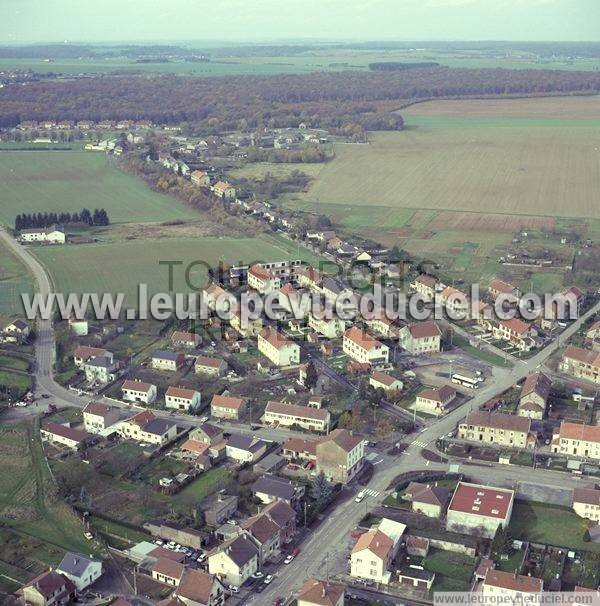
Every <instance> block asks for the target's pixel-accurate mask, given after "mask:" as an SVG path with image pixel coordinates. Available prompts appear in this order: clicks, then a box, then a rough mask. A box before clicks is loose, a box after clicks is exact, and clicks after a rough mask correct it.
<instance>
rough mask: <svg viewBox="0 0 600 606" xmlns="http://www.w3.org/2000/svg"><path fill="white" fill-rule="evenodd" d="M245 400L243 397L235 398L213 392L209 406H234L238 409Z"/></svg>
mask: <svg viewBox="0 0 600 606" xmlns="http://www.w3.org/2000/svg"><path fill="white" fill-rule="evenodd" d="M244 402H245V400H244V399H243V398H235V397H233V396H220V395H218V394H215V395H214V396H213V398H212V400H211V402H210V405H211V407H212V406H214V407H216V408H221V407H222V408H234V409H235V410H239V409H240V408H241V407H242V406H243V405H244Z"/></svg>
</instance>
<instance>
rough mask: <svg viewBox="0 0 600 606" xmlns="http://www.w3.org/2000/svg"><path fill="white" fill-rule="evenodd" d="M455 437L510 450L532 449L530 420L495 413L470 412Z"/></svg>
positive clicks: (532, 437)
mask: <svg viewBox="0 0 600 606" xmlns="http://www.w3.org/2000/svg"><path fill="white" fill-rule="evenodd" d="M457 437H458V438H460V439H461V440H469V441H471V442H482V443H484V444H493V445H497V446H508V447H512V448H534V447H535V443H536V438H535V435H534V434H533V433H532V432H531V419H529V418H527V417H520V416H518V415H511V414H502V413H497V412H491V411H490V412H484V411H478V410H475V411H472V412H470V413H469V414H468V415H467V418H466V419H465V421H464V422H463V423H460V424H459V426H458V434H457Z"/></svg>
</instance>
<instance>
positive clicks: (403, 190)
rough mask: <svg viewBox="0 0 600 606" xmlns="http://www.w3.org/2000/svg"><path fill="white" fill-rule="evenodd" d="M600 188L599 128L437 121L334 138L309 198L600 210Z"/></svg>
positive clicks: (575, 213)
mask: <svg viewBox="0 0 600 606" xmlns="http://www.w3.org/2000/svg"><path fill="white" fill-rule="evenodd" d="M450 120H451V119H448V120H447V121H448V122H449V121H450ZM599 189H600V126H595V125H593V126H590V127H581V126H523V125H520V126H518V127H517V126H516V125H515V126H508V127H507V126H497V125H493V126H488V125H479V124H477V125H475V126H468V125H467V126H458V127H457V126H456V125H451V126H443V125H440V126H438V125H434V126H423V127H416V128H415V129H413V130H407V131H403V132H383V133H382V132H378V133H373V134H372V141H371V143H370V144H369V145H338V146H336V158H335V159H334V160H333V161H331V162H329V163H328V164H327V165H326V166H325V167H324V168H323V170H322V171H321V172H320V174H319V175H318V176H317V178H316V180H315V181H314V183H313V185H312V187H311V189H310V191H309V192H308V194H307V195H306V198H305V203H306V204H310V203H315V202H316V201H318V202H320V203H323V204H325V205H335V204H340V205H341V204H344V205H352V206H362V205H365V206H372V205H376V206H379V207H389V208H397V209H411V208H412V209H438V210H445V211H471V212H480V213H481V212H484V213H496V214H509V215H535V216H541V217H561V216H563V217H582V218H583V217H586V218H588V217H589V218H600V205H599V204H598V203H597V201H596V195H597V191H598V190H599Z"/></svg>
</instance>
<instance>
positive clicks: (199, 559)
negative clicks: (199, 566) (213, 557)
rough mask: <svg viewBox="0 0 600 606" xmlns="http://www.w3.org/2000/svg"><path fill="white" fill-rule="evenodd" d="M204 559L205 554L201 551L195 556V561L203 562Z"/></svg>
mask: <svg viewBox="0 0 600 606" xmlns="http://www.w3.org/2000/svg"><path fill="white" fill-rule="evenodd" d="M204 560H206V554H205V553H201V554H200V555H199V556H198V557H197V558H196V562H198V563H200V562H204Z"/></svg>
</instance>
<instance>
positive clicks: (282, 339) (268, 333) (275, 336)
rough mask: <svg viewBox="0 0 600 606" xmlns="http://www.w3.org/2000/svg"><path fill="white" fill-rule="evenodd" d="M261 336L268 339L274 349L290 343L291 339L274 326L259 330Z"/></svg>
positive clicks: (291, 342)
mask: <svg viewBox="0 0 600 606" xmlns="http://www.w3.org/2000/svg"><path fill="white" fill-rule="evenodd" d="M259 335H260V336H261V338H263V339H265V340H266V341H268V342H269V343H270V344H271V345H272V346H273V347H275V348H276V349H282V348H283V347H285V346H287V345H292V344H293V341H291V340H290V339H288V338H287V337H286V336H285V335H284V334H283V333H281V332H279V331H278V330H275V329H274V328H264V329H263V330H261V331H260V333H259Z"/></svg>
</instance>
